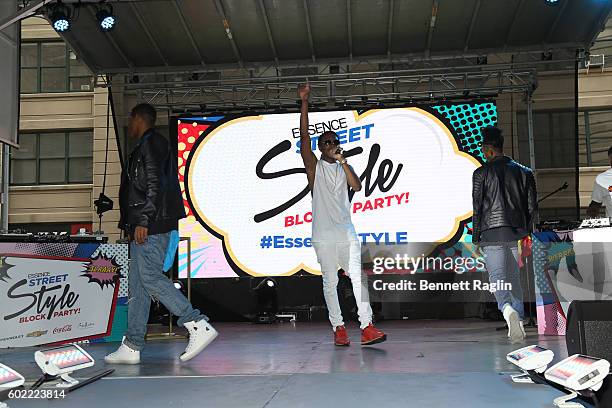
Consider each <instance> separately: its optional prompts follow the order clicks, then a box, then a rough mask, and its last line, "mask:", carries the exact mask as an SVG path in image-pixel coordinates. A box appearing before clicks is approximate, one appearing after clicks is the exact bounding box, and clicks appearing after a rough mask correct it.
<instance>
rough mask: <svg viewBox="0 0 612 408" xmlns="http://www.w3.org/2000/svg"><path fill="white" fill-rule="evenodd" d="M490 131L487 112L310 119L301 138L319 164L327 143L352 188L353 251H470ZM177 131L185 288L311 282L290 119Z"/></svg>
mask: <svg viewBox="0 0 612 408" xmlns="http://www.w3.org/2000/svg"><path fill="white" fill-rule="evenodd" d="M496 120H497V118H496V110H495V105H494V104H493V103H473V104H464V105H448V106H447V105H445V106H438V107H433V108H430V107H428V108H418V107H409V108H393V109H374V110H368V111H365V112H358V111H331V112H314V113H311V114H310V115H309V121H310V127H309V133H310V136H311V139H312V146H311V148H312V149H313V151H314V152H315V154H316V155H317V157H319V155H320V152H319V151H318V147H317V139H318V137H319V135H320V134H321V133H323V132H324V131H326V130H333V131H334V132H336V133H337V134H338V137H339V139H340V143H341V146H342V147H343V148H344V150H345V151H346V152H347V153H346V154H347V156H348V161H349V164H350V165H351V166H352V167H353V168H354V170H355V172H356V173H357V175H358V176H359V177H360V179H361V181H362V185H363V189H362V190H361V191H359V192H353V191H349V190H348V189H347V194H349V198H350V200H351V210H352V220H353V223H354V225H355V228H356V231H357V233H358V235H359V239H360V240H361V241H362V243H375V244H381V245H383V244H390V243H397V244H403V243H408V242H440V243H446V242H451V241H453V242H456V241H460V240H467V241H469V240H470V239H469V237H467V238H466V236H467V235H469V233H470V228H469V223H470V219H471V216H472V185H471V183H472V173H473V172H474V170H475V169H476V168H478V167H479V166H480V164H481V161H482V158H481V156H480V148H479V146H478V142H479V141H480V128H482V127H484V126H489V125H494V124H495V123H496ZM177 132H178V141H179V143H178V154H179V174H180V181H181V187H182V190H183V198H184V203H185V208H186V211H187V213H188V218H186V219H184V220H182V221H181V224H180V229H181V236H190V237H191V238H192V276H193V277H231V276H239V275H247V276H248V275H250V276H287V275H293V274H295V273H298V272H307V273H312V274H320V270H319V264H318V262H317V259H316V255H315V252H314V249H313V248H312V243H311V238H310V235H311V228H312V224H311V223H312V212H311V210H312V201H311V194H310V191H309V189H308V184H307V178H306V171H305V169H304V165H303V162H302V158H301V155H300V148H301V146H300V140H299V114H298V113H290V114H267V115H257V116H242V117H202V118H182V119H179V120H178V125H177ZM179 267H180V271H181V274H182V276H185V269H186V253H185V246H184V245H182V246H181V253H180V258H179Z"/></svg>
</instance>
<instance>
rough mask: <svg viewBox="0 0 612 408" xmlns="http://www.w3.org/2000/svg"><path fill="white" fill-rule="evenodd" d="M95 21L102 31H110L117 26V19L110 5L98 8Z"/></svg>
mask: <svg viewBox="0 0 612 408" xmlns="http://www.w3.org/2000/svg"><path fill="white" fill-rule="evenodd" d="M96 19H97V20H98V25H99V26H100V30H102V31H111V30H112V29H113V28H115V25H116V24H117V17H115V15H114V14H113V6H111V5H110V4H108V5H104V6H100V8H99V9H98V12H97V13H96Z"/></svg>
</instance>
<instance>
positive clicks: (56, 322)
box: [0, 243, 127, 348]
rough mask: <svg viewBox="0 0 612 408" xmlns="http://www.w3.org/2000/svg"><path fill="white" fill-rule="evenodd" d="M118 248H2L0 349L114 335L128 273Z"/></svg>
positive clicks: (24, 245)
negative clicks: (121, 289)
mask: <svg viewBox="0 0 612 408" xmlns="http://www.w3.org/2000/svg"><path fill="white" fill-rule="evenodd" d="M118 247H119V248H120V247H121V246H118V245H100V244H10V243H2V244H0V316H1V318H0V348H2V347H26V346H35V345H40V344H48V343H60V342H67V341H77V340H89V339H94V338H99V337H104V336H107V335H108V334H110V332H111V327H112V321H113V316H114V312H115V305H116V301H117V295H118V292H119V283H120V278H121V277H122V276H123V275H122V272H124V271H125V270H126V269H127V256H122V255H123V254H117V253H116V252H117V250H118V249H119V248H118ZM126 249H127V247H126ZM126 252H127V251H126ZM125 255H127V253H126V254H125Z"/></svg>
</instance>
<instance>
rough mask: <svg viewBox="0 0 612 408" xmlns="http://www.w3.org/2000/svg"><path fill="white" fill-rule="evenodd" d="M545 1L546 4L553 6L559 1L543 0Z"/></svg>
mask: <svg viewBox="0 0 612 408" xmlns="http://www.w3.org/2000/svg"><path fill="white" fill-rule="evenodd" d="M544 1H545V2H546V4H548V5H550V6H555V5H557V4H558V3H559V0H544Z"/></svg>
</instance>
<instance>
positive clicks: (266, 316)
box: [253, 278, 278, 323]
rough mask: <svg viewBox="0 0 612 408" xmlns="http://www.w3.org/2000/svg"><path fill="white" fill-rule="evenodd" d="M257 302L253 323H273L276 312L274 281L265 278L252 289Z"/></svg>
mask: <svg viewBox="0 0 612 408" xmlns="http://www.w3.org/2000/svg"><path fill="white" fill-rule="evenodd" d="M253 292H255V299H256V301H257V306H256V315H255V320H254V321H255V323H274V322H275V321H276V313H277V312H278V294H277V293H276V281H275V280H274V279H271V278H265V279H263V280H262V281H261V282H259V284H258V285H257V286H256V287H255V288H254V289H253Z"/></svg>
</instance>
